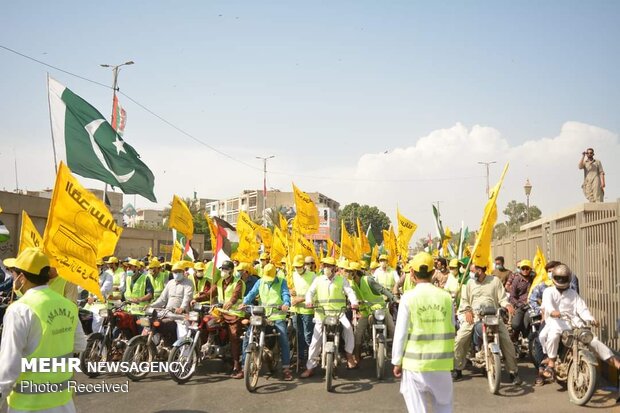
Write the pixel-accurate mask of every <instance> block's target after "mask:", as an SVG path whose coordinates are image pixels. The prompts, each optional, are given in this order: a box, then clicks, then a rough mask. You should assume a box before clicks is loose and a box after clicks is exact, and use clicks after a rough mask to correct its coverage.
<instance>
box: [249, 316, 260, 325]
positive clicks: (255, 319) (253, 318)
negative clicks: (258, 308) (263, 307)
mask: <svg viewBox="0 0 620 413" xmlns="http://www.w3.org/2000/svg"><path fill="white" fill-rule="evenodd" d="M250 325H253V326H260V325H263V317H261V316H259V315H253V316H251V317H250Z"/></svg>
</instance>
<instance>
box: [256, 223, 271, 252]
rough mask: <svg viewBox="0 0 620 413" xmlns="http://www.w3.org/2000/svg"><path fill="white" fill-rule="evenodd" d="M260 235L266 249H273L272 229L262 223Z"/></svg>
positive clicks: (259, 227)
mask: <svg viewBox="0 0 620 413" xmlns="http://www.w3.org/2000/svg"><path fill="white" fill-rule="evenodd" d="M258 236H259V237H260V239H261V241H262V242H263V245H264V247H265V251H269V250H270V249H271V243H272V242H273V241H272V235H271V230H270V229H269V228H265V227H263V226H262V225H259V226H258Z"/></svg>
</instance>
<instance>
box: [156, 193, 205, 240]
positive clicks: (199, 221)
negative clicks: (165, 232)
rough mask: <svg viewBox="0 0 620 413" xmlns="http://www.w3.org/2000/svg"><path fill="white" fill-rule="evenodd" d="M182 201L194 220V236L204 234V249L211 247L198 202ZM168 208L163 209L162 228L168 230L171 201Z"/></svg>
mask: <svg viewBox="0 0 620 413" xmlns="http://www.w3.org/2000/svg"><path fill="white" fill-rule="evenodd" d="M183 201H184V202H185V203H186V204H187V207H188V208H189V212H191V214H192V217H193V218H194V234H205V248H206V247H207V245H211V235H210V233H209V225H208V224H207V220H206V218H205V210H204V208H200V202H199V201H198V200H197V199H192V198H183ZM168 205H169V206H168V207H166V208H165V209H164V213H163V215H164V225H163V227H164V228H168V217H169V216H170V208H171V207H172V201H170V203H169V204H168Z"/></svg>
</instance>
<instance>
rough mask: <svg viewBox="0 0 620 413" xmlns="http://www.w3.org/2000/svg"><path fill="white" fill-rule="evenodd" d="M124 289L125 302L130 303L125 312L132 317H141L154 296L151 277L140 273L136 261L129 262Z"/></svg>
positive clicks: (138, 264)
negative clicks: (132, 315)
mask: <svg viewBox="0 0 620 413" xmlns="http://www.w3.org/2000/svg"><path fill="white" fill-rule="evenodd" d="M125 283H126V288H125V301H127V302H129V303H131V304H130V305H128V306H127V307H126V309H127V312H128V313H130V314H134V315H143V314H144V309H145V308H146V307H147V306H148V305H149V303H150V302H151V300H152V299H153V295H154V292H155V290H154V288H153V284H152V283H151V277H149V276H148V275H147V274H146V273H144V272H142V271H140V262H139V261H138V260H136V259H135V258H134V259H131V260H129V270H128V271H127V279H126V282H125Z"/></svg>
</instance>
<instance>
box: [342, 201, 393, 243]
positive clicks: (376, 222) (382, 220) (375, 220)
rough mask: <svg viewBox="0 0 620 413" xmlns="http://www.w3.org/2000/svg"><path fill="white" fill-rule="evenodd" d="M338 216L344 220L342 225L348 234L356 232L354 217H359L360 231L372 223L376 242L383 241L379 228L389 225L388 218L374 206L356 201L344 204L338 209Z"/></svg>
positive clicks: (385, 227)
mask: <svg viewBox="0 0 620 413" xmlns="http://www.w3.org/2000/svg"><path fill="white" fill-rule="evenodd" d="M340 218H341V219H342V220H343V221H344V225H345V227H346V228H347V231H349V233H350V234H356V233H357V223H356V218H359V219H360V222H361V223H362V231H367V230H368V226H370V225H371V224H372V233H373V235H374V237H375V240H377V243H379V244H381V242H383V233H382V232H381V230H384V229H388V228H389V227H390V222H391V221H390V219H389V218H388V216H387V215H386V214H385V212H383V211H381V210H380V209H379V208H377V207H375V206H369V205H360V204H358V203H357V202H354V203H352V204H348V205H345V206H344V208H342V209H341V210H340Z"/></svg>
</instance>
